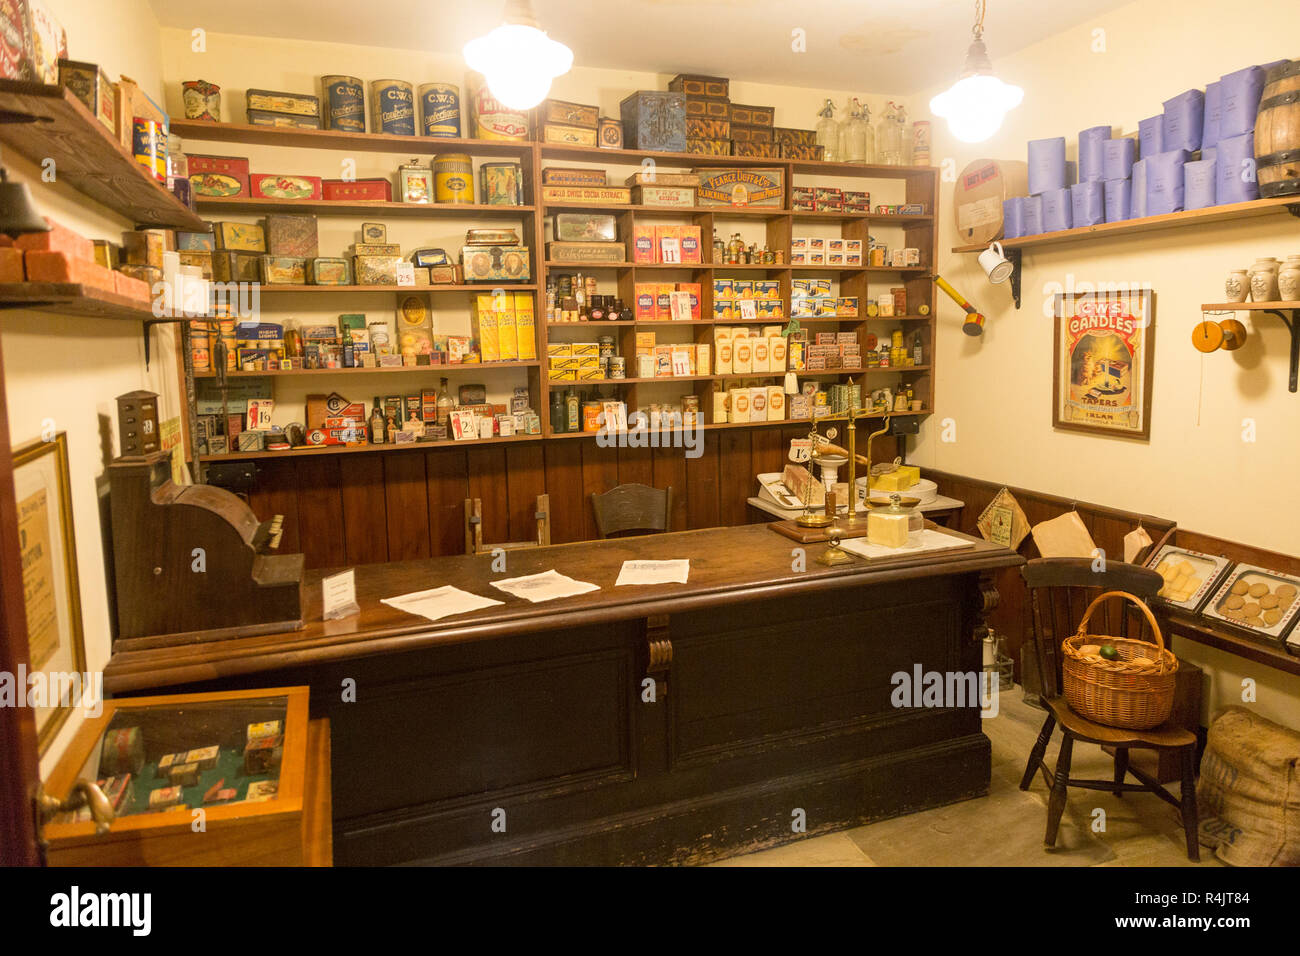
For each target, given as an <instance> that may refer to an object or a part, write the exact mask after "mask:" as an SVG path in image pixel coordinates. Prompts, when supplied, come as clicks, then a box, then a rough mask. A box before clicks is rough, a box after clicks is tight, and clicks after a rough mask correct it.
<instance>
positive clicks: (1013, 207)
mask: <svg viewBox="0 0 1300 956" xmlns="http://www.w3.org/2000/svg"><path fill="white" fill-rule="evenodd" d="M1024 234H1025V197H1024V196H1012V197H1011V198H1010V199H1004V200H1002V238H1003V239H1018V238H1019V237H1021V236H1023V235H1024Z"/></svg>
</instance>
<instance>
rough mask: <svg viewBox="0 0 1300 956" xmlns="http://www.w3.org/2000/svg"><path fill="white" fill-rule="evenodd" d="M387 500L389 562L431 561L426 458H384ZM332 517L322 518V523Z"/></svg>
mask: <svg viewBox="0 0 1300 956" xmlns="http://www.w3.org/2000/svg"><path fill="white" fill-rule="evenodd" d="M384 498H385V501H386V502H387V505H388V558H389V560H390V561H409V560H411V559H412V558H427V557H429V556H430V555H431V554H432V548H431V546H430V541H429V498H428V489H427V488H426V486H425V472H424V456H423V455H385V456H384ZM328 517H329V516H328V515H322V516H321V517H320V520H328ZM463 540H464V539H463V536H462V541H463ZM310 564H311V561H310V559H308V565H310Z"/></svg>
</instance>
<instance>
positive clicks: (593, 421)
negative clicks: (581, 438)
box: [582, 402, 604, 432]
mask: <svg viewBox="0 0 1300 956" xmlns="http://www.w3.org/2000/svg"><path fill="white" fill-rule="evenodd" d="M603 411H604V406H603V405H602V404H601V403H600V402H583V403H582V430H583V431H584V432H596V431H600V420H601V417H602V413H603Z"/></svg>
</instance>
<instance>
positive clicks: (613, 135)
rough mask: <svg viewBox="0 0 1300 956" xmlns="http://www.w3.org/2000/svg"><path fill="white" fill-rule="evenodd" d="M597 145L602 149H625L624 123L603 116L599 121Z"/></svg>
mask: <svg viewBox="0 0 1300 956" xmlns="http://www.w3.org/2000/svg"><path fill="white" fill-rule="evenodd" d="M596 145H598V146H599V147H600V148H601V149H622V148H623V121H622V120H616V119H614V118H613V117H612V116H602V117H600V118H599V120H598V121H597V126H596Z"/></svg>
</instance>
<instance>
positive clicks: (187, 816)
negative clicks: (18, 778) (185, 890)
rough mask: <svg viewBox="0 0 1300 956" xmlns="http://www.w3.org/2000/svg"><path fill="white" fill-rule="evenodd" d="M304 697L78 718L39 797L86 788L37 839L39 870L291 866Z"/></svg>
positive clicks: (247, 695)
mask: <svg viewBox="0 0 1300 956" xmlns="http://www.w3.org/2000/svg"><path fill="white" fill-rule="evenodd" d="M307 697H308V690H307V688H305V687H294V688H276V689H271V690H255V691H231V692H227V693H215V694H185V695H176V696H167V697H140V698H123V699H116V700H109V701H105V702H104V705H103V712H102V713H101V714H100V715H98V716H96V717H88V718H87V719H86V721H85V722H84V724H83V725H82V727H81V730H80V732H79V733H78V735H77V737H76V739H75V740H74V741H73V743H72V745H71V746H70V747H69V748H68V751H67V752H66V753H65V755H64V759H63V760H62V761H61V762H60V764H59V765H58V767H56V769H55V771H54V773H53V774H51V777H50V780H49V782H48V785H47V788H46V789H47V792H49V793H50V794H52V795H53V796H55V797H59V798H62V797H64V796H66V794H67V793H68V792H69V791H71V790H72V789H73V787H74V785H75V784H76V783H77V781H85V782H86V783H94V784H96V785H97V786H98V787H99V790H100V791H101V792H102V793H103V795H104V798H105V800H106V801H107V805H108V807H109V809H111V811H112V814H113V819H112V820H111V822H109V823H108V829H107V832H98V833H97V832H96V831H97V829H100V830H102V829H103V828H102V826H101V824H102V823H103V822H105V821H104V817H105V814H104V813H103V812H102V809H100V808H102V806H103V805H102V804H100V808H94V809H95V812H94V813H92V805H93V804H94V802H95V801H90V804H91V805H88V806H84V807H82V808H81V809H79V810H77V811H75V812H73V813H68V814H64V815H62V816H61V817H59V818H56V819H55V820H54V821H53V822H51V823H49V824H47V825H46V827H45V831H44V832H45V838H46V840H47V841H48V843H49V849H48V851H47V853H48V856H49V860H50V862H51V863H52V864H54V865H59V864H73V863H76V864H89V865H97V864H98V865H121V864H129V863H152V864H161V863H174V864H180V865H198V864H202V863H204V862H208V861H209V860H211V862H219V863H221V864H223V865H238V864H240V863H248V862H265V863H268V864H270V863H274V864H280V865H297V864H301V863H302V862H303V850H302V844H303V817H304V814H303V806H304V789H305V788H304V777H305V774H306V769H307V768H306V763H307V759H306V751H307V736H308V734H307V729H308V728H307V720H308V710H307Z"/></svg>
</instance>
